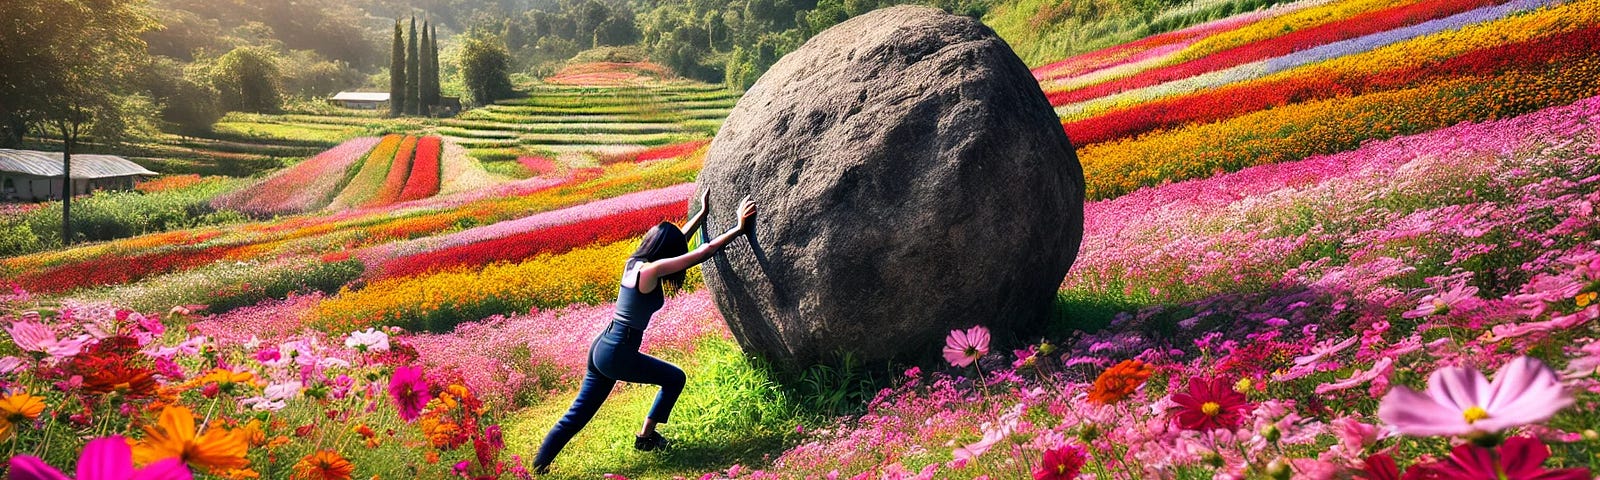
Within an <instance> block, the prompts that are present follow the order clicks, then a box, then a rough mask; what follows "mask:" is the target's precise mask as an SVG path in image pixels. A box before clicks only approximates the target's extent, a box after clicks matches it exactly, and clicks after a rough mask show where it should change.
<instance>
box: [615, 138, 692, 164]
mask: <svg viewBox="0 0 1600 480" xmlns="http://www.w3.org/2000/svg"><path fill="white" fill-rule="evenodd" d="M708 143H711V141H710V140H695V141H692V142H683V143H674V144H672V145H662V146H659V147H654V148H650V149H646V150H644V151H641V152H639V153H628V154H622V155H612V156H609V157H605V158H601V159H600V163H601V164H605V165H610V164H613V163H622V162H648V161H651V160H661V159H666V158H677V157H681V156H684V155H688V154H691V153H694V152H695V150H699V149H700V147H704V146H706V144H708Z"/></svg>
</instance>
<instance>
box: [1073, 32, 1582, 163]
mask: <svg viewBox="0 0 1600 480" xmlns="http://www.w3.org/2000/svg"><path fill="white" fill-rule="evenodd" d="M1595 51H1600V27H1591V28H1587V29H1583V30H1577V31H1573V32H1568V33H1563V34H1558V35H1553V36H1549V37H1544V38H1539V39H1535V40H1533V41H1529V42H1523V43H1514V44H1509V45H1501V46H1497V47H1491V48H1486V49H1482V50H1474V51H1472V52H1470V53H1466V54H1463V55H1460V56H1457V57H1453V58H1450V59H1448V60H1445V61H1442V62H1439V63H1435V64H1430V65H1419V66H1416V67H1408V68H1399V69H1394V70H1385V71H1379V72H1367V73H1365V74H1364V75H1361V76H1339V75H1334V74H1331V73H1319V72H1316V71H1312V72H1308V73H1307V74H1305V75H1298V76H1295V77H1293V78H1287V79H1283V80H1280V81H1275V82H1269V83H1258V84H1246V85H1239V86H1234V87H1228V88H1222V89H1217V90H1211V91H1206V92H1204V93H1198V94H1195V95H1187V96H1182V97H1176V98H1170V99H1166V100H1160V101H1156V102H1151V103H1147V104H1143V105H1139V106H1136V107H1131V108H1126V109H1119V110H1114V111H1111V112H1107V113H1105V114H1103V115H1100V116H1096V117H1092V118H1087V119H1083V120H1079V121H1075V122H1068V123H1066V124H1065V125H1063V128H1065V129H1066V131H1067V137H1069V138H1071V139H1072V142H1073V145H1078V146H1083V145H1089V144H1093V143H1100V142H1105V141H1109V140H1115V139H1119V138H1127V137H1132V136H1134V135H1138V134H1141V133H1145V132H1149V131H1153V130H1157V129H1162V128H1170V127H1175V126H1179V125H1184V124H1188V123H1206V122H1213V121H1217V120H1222V119H1226V118H1232V117H1235V116H1238V115H1243V114H1246V113H1250V112H1254V111H1258V110H1264V109H1267V108H1272V107H1277V106H1282V105H1288V104H1291V103H1298V102H1304V101H1309V100H1317V99H1324V98H1333V97H1337V96H1340V95H1358V94H1361V93H1369V92H1374V91H1382V90H1389V89H1394V88H1402V87H1406V86H1410V85H1414V84H1418V83H1422V82H1424V81H1427V80H1431V79H1435V78H1442V77H1455V76H1478V75H1493V74H1496V73H1500V72H1504V71H1507V70H1514V69H1538V68H1544V67H1545V66H1546V65H1549V64H1551V63H1552V62H1560V61H1564V60H1566V59H1571V58H1575V57H1581V56H1586V55H1590V54H1591V53H1592V52H1595Z"/></svg>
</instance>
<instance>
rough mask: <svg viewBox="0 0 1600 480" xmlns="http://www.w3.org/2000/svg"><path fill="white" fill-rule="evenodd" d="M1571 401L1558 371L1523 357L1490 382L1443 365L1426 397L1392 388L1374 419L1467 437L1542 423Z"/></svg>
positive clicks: (1404, 429) (1411, 431)
mask: <svg viewBox="0 0 1600 480" xmlns="http://www.w3.org/2000/svg"><path fill="white" fill-rule="evenodd" d="M1571 404H1572V396H1571V395H1568V394H1567V392H1566V391H1565V390H1563V389H1562V387H1561V382H1560V381H1559V379H1557V378H1556V373H1555V372H1554V371H1552V370H1551V369H1550V367H1548V366H1545V364H1544V363H1541V362H1539V361H1538V360H1535V359H1533V358H1529V357H1526V356H1523V357H1517V358H1514V359H1512V360H1511V361H1510V362H1508V363H1506V365H1505V366H1503V367H1500V370H1499V371H1498V372H1495V375H1494V382H1493V383H1490V382H1489V380H1488V379H1486V378H1484V376H1483V374H1482V373H1480V372H1478V371H1477V370H1474V369H1469V368H1462V367H1445V368H1441V369H1439V370H1437V371H1435V372H1433V375H1430V376H1429V377H1428V393H1427V394H1426V395H1424V394H1422V393H1419V392H1416V391H1413V390H1411V389H1409V388H1405V387H1396V388H1395V389H1394V390H1391V391H1390V392H1389V394H1388V395H1386V396H1384V397H1383V403H1382V404H1380V405H1379V406H1378V418H1381V419H1383V421H1385V422H1388V423H1389V424H1390V425H1392V426H1394V427H1395V430H1396V431H1399V432H1400V433H1404V434H1408V435H1418V436H1430V435H1469V434H1474V433H1483V432H1487V433H1494V432H1499V431H1501V430H1505V429H1508V428H1512V427H1518V426H1522V425H1529V424H1535V423H1540V422H1543V421H1545V420H1548V419H1550V417H1552V416H1554V415H1555V414H1556V412H1558V411H1561V409H1563V408H1566V407H1567V406H1568V405H1571Z"/></svg>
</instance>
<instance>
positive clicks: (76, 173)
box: [0, 148, 159, 178]
mask: <svg viewBox="0 0 1600 480" xmlns="http://www.w3.org/2000/svg"><path fill="white" fill-rule="evenodd" d="M0 172H12V173H21V174H24V175H33V176H37V177H59V176H61V152H40V151H34V150H11V149H5V148H0ZM133 175H150V176H154V175H159V174H158V173H156V172H152V171H150V170H147V169H145V168H144V167H141V166H139V164H137V163H133V162H130V161H128V159H126V158H122V157H118V156H113V155H93V154H86V153H80V154H76V155H73V156H72V178H108V177H126V176H133Z"/></svg>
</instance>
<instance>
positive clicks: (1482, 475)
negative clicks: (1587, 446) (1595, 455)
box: [1405, 437, 1592, 480]
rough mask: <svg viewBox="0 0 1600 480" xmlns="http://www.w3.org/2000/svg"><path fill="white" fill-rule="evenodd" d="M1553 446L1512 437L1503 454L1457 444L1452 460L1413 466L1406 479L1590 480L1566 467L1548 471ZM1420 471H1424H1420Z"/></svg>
mask: <svg viewBox="0 0 1600 480" xmlns="http://www.w3.org/2000/svg"><path fill="white" fill-rule="evenodd" d="M1548 458H1550V447H1548V446H1545V444H1544V442H1541V441H1539V440H1538V439H1535V438H1531V437H1511V438H1508V439H1506V443H1505V444H1504V445H1501V446H1500V451H1499V455H1495V452H1494V451H1491V450H1490V449H1488V448H1484V447H1480V446H1477V445H1474V444H1472V443H1463V444H1461V445H1457V446H1456V448H1455V449H1453V450H1451V451H1450V458H1448V459H1446V460H1444V461H1441V462H1437V463H1432V464H1423V465H1417V466H1414V467H1411V469H1412V470H1413V471H1410V472H1406V477H1405V478H1419V479H1422V480H1435V479H1437V480H1445V479H1449V480H1589V479H1590V478H1592V477H1590V476H1589V470H1588V469H1584V468H1564V469H1560V470H1545V469H1544V461H1545V459H1548ZM1418 470H1420V471H1418Z"/></svg>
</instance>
